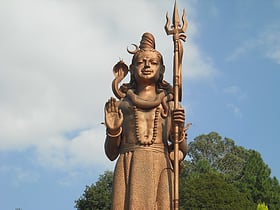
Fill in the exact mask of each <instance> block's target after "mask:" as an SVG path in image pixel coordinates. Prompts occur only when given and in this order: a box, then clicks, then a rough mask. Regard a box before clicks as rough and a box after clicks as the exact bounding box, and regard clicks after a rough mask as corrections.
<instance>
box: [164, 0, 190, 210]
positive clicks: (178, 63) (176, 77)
mask: <svg viewBox="0 0 280 210" xmlns="http://www.w3.org/2000/svg"><path fill="white" fill-rule="evenodd" d="M182 21H183V26H181V24H180V18H179V14H178V8H177V4H176V0H175V4H174V11H173V18H172V24H173V25H172V26H171V28H170V19H169V17H168V13H167V14H166V24H165V31H166V34H167V35H172V36H173V43H174V56H173V89H174V109H175V110H176V109H178V108H179V101H181V99H182V56H183V47H182V43H181V40H182V41H185V40H186V35H185V32H186V29H187V25H188V24H187V21H186V11H185V9H184V12H183V16H182ZM174 126H175V127H174V140H173V141H174V142H173V144H174V200H173V205H174V206H173V209H174V210H178V209H179V127H178V125H177V124H175V125H174Z"/></svg>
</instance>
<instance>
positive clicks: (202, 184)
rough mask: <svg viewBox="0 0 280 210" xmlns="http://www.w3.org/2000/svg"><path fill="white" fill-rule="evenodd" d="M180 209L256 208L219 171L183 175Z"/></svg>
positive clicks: (221, 209)
mask: <svg viewBox="0 0 280 210" xmlns="http://www.w3.org/2000/svg"><path fill="white" fill-rule="evenodd" d="M180 181H181V188H180V209H182V210H183V209H184V210H198V209H205V210H206V209H207V210H231V209H236V210H243V209H254V208H255V204H254V203H253V202H251V201H250V200H248V199H247V197H246V196H245V195H244V193H241V192H240V191H239V190H238V188H236V187H235V186H234V185H233V184H229V183H227V182H226V181H225V179H224V176H223V175H222V174H219V173H213V172H206V173H201V174H199V175H196V176H192V177H189V178H188V177H184V178H183V177H181V180H180Z"/></svg>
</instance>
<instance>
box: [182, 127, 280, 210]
mask: <svg viewBox="0 0 280 210" xmlns="http://www.w3.org/2000/svg"><path fill="white" fill-rule="evenodd" d="M188 156H189V159H188V160H187V161H185V165H186V168H185V169H183V170H182V173H181V179H182V178H183V177H189V179H187V180H188V181H189V182H188V184H189V185H192V184H193V183H192V182H191V180H192V177H194V178H197V177H200V175H201V174H209V172H211V173H214V172H216V173H218V174H220V175H222V176H223V177H224V179H225V181H226V182H227V183H228V184H232V185H233V186H235V187H236V189H238V191H239V192H240V193H241V194H243V195H244V197H246V198H248V199H249V200H250V201H251V202H252V203H254V204H255V206H257V204H258V203H259V202H265V203H266V204H267V205H268V207H269V209H270V210H272V209H273V210H279V209H280V186H279V183H278V180H277V179H276V178H275V177H273V178H271V177H270V173H271V170H270V168H269V167H268V166H267V165H266V164H265V163H264V162H263V160H262V158H261V155H260V154H259V153H258V152H256V151H254V150H246V149H245V148H243V147H240V146H237V145H235V143H234V141H233V140H231V139H229V138H224V139H222V138H221V136H220V135H219V134H218V133H216V132H211V133H209V134H207V135H205V134H204V135H200V136H198V137H196V138H195V139H194V141H192V142H190V143H189V151H188ZM181 188H182V187H181ZM186 192H187V191H186ZM183 193H184V192H183ZM182 196H183V197H184V196H186V197H188V196H190V195H188V194H186V195H184V194H183V195H182ZM225 196H226V194H225ZM196 202H201V200H197V201H196ZM209 202H210V201H209ZM235 209H236V208H235Z"/></svg>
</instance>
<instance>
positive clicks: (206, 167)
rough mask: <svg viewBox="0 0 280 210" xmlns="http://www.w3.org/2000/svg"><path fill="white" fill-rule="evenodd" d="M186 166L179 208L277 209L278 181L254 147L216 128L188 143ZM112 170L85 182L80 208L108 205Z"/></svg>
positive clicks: (182, 175)
mask: <svg viewBox="0 0 280 210" xmlns="http://www.w3.org/2000/svg"><path fill="white" fill-rule="evenodd" d="M184 165H185V167H184V168H182V169H181V171H180V203H179V204H180V209H192V210H195V209H207V210H208V209H210V210H211V209H215V210H216V209H256V208H257V205H258V204H259V203H265V204H266V205H267V206H268V208H269V210H279V209H280V185H279V182H278V180H277V178H276V177H273V178H271V177H270V174H271V170H270V168H269V167H268V166H267V165H266V164H265V163H264V161H263V160H262V157H261V155H260V154H259V153H258V152H257V151H254V150H247V149H245V148H243V147H240V146H237V145H235V142H234V141H233V140H231V139H229V138H224V139H222V138H221V136H220V135H219V134H218V133H216V132H211V133H209V134H207V135H205V134H204V135H200V136H198V137H196V138H195V139H194V140H193V141H192V142H190V143H189V152H188V157H187V160H185V161H184ZM112 182H113V173H112V172H108V171H107V172H105V173H104V174H103V175H101V176H100V177H99V180H98V181H97V182H96V183H95V184H93V185H91V186H86V189H85V191H84V194H83V195H82V196H81V197H80V198H79V199H78V200H77V201H75V202H76V208H77V209H79V210H91V209H110V204H111V200H110V197H111V191H112Z"/></svg>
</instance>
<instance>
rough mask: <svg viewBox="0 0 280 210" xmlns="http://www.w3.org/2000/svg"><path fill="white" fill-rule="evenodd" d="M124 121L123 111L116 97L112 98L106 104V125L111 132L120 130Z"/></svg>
mask: <svg viewBox="0 0 280 210" xmlns="http://www.w3.org/2000/svg"><path fill="white" fill-rule="evenodd" d="M122 123H123V113H122V111H121V110H120V109H119V108H118V106H117V105H116V99H115V98H113V97H112V98H110V99H109V100H108V101H107V103H106V104H105V125H106V127H107V129H108V131H109V132H110V133H115V132H118V131H119V130H120V128H121V126H122Z"/></svg>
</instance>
